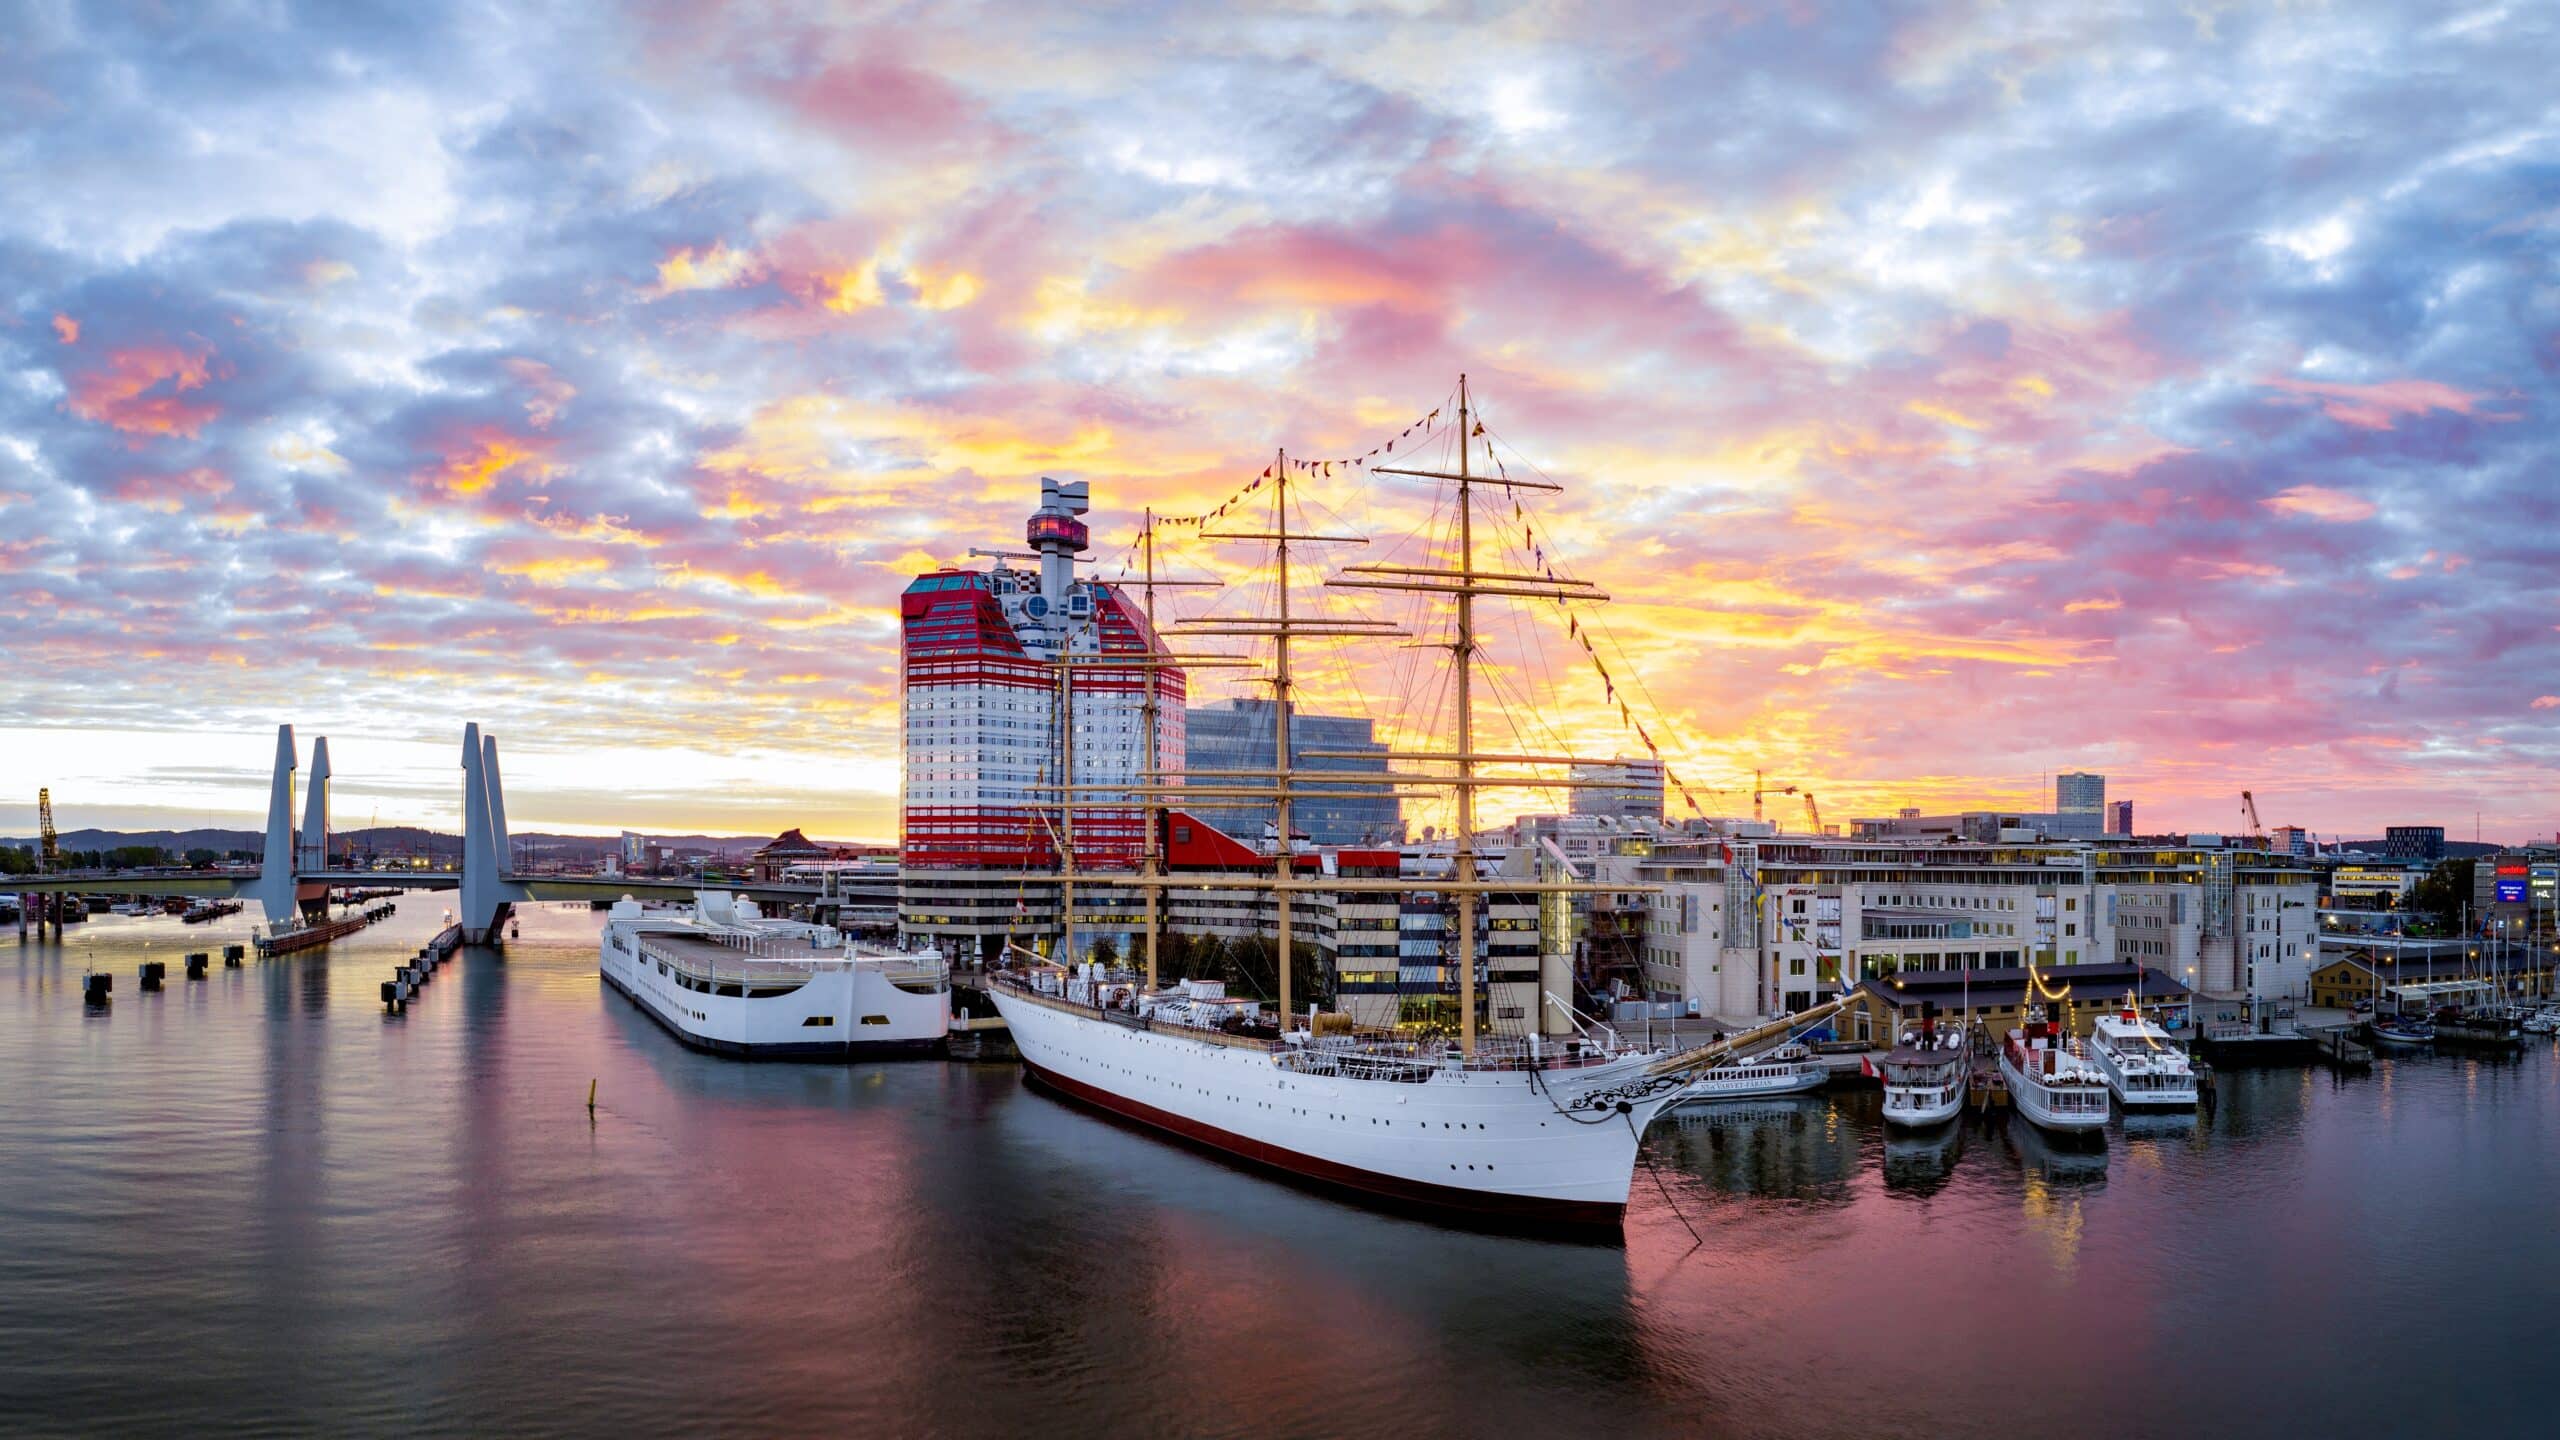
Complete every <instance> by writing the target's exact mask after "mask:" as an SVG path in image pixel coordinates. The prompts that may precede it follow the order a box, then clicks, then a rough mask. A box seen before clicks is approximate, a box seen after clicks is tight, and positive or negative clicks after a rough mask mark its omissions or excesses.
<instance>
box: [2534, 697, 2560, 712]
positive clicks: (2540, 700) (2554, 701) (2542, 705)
mask: <svg viewBox="0 0 2560 1440" xmlns="http://www.w3.org/2000/svg"><path fill="white" fill-rule="evenodd" d="M2533 708H2534V709H2536V710H2560V695H2536V696H2534V697H2533Z"/></svg>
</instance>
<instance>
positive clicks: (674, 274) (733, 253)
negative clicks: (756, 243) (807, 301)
mask: <svg viewBox="0 0 2560 1440" xmlns="http://www.w3.org/2000/svg"><path fill="white" fill-rule="evenodd" d="M760 268H761V267H760V265H759V264H758V262H757V260H756V257H755V255H754V254H753V253H752V252H750V251H746V250H732V249H730V248H729V247H728V245H727V244H725V243H723V242H721V241H716V240H715V241H713V242H712V243H711V246H710V248H708V249H705V250H700V251H696V250H694V249H693V248H692V247H690V246H687V247H684V248H682V249H679V250H677V251H676V252H675V253H674V254H672V255H669V256H668V257H667V258H666V259H664V260H661V261H659V262H658V293H659V294H661V295H672V294H675V293H676V292H678V291H680V290H723V289H727V288H728V287H729V286H732V285H735V284H737V283H738V282H739V281H741V280H747V279H752V278H754V276H755V275H756V274H757V272H758V271H759V270H760Z"/></svg>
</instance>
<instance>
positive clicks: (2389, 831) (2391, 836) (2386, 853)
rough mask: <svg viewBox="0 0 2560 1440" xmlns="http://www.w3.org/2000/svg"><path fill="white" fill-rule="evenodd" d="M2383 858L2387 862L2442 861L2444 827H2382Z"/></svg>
mask: <svg viewBox="0 0 2560 1440" xmlns="http://www.w3.org/2000/svg"><path fill="white" fill-rule="evenodd" d="M2382 856H2383V858H2384V859H2386V860H2441V859H2443V858H2444V827H2443V826H2441V825H2386V826H2384V827H2382Z"/></svg>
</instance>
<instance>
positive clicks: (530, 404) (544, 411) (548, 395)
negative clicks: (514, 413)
mask: <svg viewBox="0 0 2560 1440" xmlns="http://www.w3.org/2000/svg"><path fill="white" fill-rule="evenodd" d="M507 373H508V374H510V375H513V376H514V377H516V381H517V383H518V384H521V385H522V386H524V388H525V391H526V394H525V401H524V413H525V418H526V419H528V420H531V421H532V422H533V428H534V429H536V430H547V429H549V428H550V427H551V422H552V421H554V420H557V419H559V418H560V412H561V411H562V410H564V409H566V408H568V404H569V402H570V401H572V400H574V399H576V398H578V388H577V387H576V386H574V385H572V384H570V383H569V382H568V381H566V380H563V379H561V378H560V375H559V372H558V371H555V370H553V369H552V368H551V367H550V366H548V365H545V364H543V363H542V362H541V361H539V360H527V359H525V358H523V357H522V356H515V357H511V358H510V359H509V360H508V361H507Z"/></svg>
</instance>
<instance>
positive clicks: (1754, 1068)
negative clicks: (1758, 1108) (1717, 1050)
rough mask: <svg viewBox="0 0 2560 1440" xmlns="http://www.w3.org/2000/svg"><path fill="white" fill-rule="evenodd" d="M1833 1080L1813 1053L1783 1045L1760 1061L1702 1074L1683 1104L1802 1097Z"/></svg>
mask: <svg viewBox="0 0 2560 1440" xmlns="http://www.w3.org/2000/svg"><path fill="white" fill-rule="evenodd" d="M1830 1078H1831V1072H1830V1071H1828V1070H1825V1069H1824V1068H1823V1067H1822V1066H1821V1065H1819V1064H1817V1063H1815V1061H1814V1059H1813V1052H1812V1051H1810V1050H1808V1049H1806V1048H1805V1047H1804V1046H1802V1045H1793V1044H1790V1045H1781V1046H1779V1047H1778V1048H1777V1049H1775V1050H1772V1051H1770V1052H1769V1053H1768V1054H1766V1055H1764V1056H1760V1057H1758V1058H1756V1059H1751V1060H1743V1061H1738V1062H1736V1063H1734V1064H1731V1065H1719V1066H1717V1067H1715V1068H1714V1069H1712V1070H1706V1071H1702V1072H1700V1074H1699V1075H1698V1078H1697V1079H1695V1080H1693V1081H1691V1082H1690V1084H1689V1088H1688V1089H1687V1090H1685V1091H1683V1092H1681V1095H1680V1101H1679V1103H1680V1104H1681V1105H1683V1106H1687V1105H1702V1104H1710V1103H1714V1102H1717V1101H1724V1100H1759V1099H1764V1098H1766V1097H1768V1096H1771V1095H1800V1094H1803V1093H1804V1092H1806V1091H1808V1090H1819V1089H1821V1088H1822V1087H1823V1085H1824V1084H1825V1083H1827V1082H1828V1081H1829V1080H1830Z"/></svg>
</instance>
